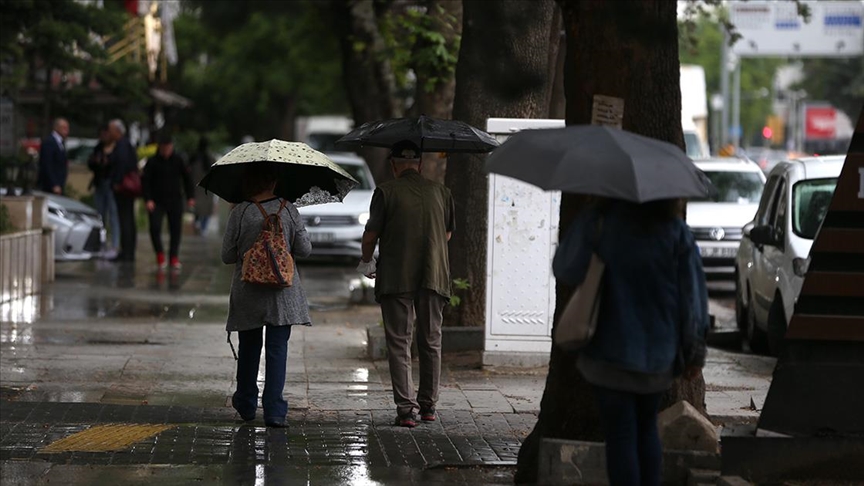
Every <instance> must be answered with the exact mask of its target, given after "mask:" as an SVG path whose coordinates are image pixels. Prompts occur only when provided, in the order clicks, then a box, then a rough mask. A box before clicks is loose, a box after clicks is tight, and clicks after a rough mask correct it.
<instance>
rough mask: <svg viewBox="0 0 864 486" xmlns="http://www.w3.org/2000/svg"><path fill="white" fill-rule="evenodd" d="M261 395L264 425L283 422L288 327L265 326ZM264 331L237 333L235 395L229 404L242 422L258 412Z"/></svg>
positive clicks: (286, 406) (289, 327) (289, 329)
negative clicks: (260, 363)
mask: <svg viewBox="0 0 864 486" xmlns="http://www.w3.org/2000/svg"><path fill="white" fill-rule="evenodd" d="M266 327H267V343H266V344H265V349H264V354H265V362H264V367H265V372H264V394H263V396H262V397H261V405H262V406H263V408H264V421H265V422H282V421H284V420H285V416H286V415H287V414H288V402H287V401H285V398H283V397H282V392H283V391H284V390H285V368H286V366H287V362H288V338H290V337H291V326H266ZM263 331H264V328H263V327H259V328H257V329H251V330H249V331H240V332H238V333H237V334H238V335H239V340H240V344H239V346H238V347H237V391H236V392H234V398H233V400H232V403H233V405H234V408H235V409H236V410H237V412H238V413H239V414H240V416H241V417H244V418H250V417H251V418H254V417H255V410H257V409H258V363H259V362H260V360H261V344H262V341H263Z"/></svg>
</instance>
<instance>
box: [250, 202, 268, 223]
mask: <svg viewBox="0 0 864 486" xmlns="http://www.w3.org/2000/svg"><path fill="white" fill-rule="evenodd" d="M252 202H253V203H255V205H256V206H258V210H259V211H261V215H262V216H264V219H267V216H269V214H267V210H266V209H264V206H262V205H261V203H259V202H258V201H252Z"/></svg>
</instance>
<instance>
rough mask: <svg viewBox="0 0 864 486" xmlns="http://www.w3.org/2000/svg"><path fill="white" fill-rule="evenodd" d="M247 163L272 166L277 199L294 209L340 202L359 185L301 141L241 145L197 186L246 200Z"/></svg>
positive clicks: (231, 199) (235, 200)
mask: <svg viewBox="0 0 864 486" xmlns="http://www.w3.org/2000/svg"><path fill="white" fill-rule="evenodd" d="M249 164H271V166H272V168H273V169H274V172H275V173H276V180H277V182H276V190H275V193H276V195H277V196H279V197H282V198H284V199H287V200H288V201H290V202H292V203H293V204H294V205H295V206H309V205H312V204H326V203H331V202H342V199H343V198H344V197H345V195H346V194H348V192H349V191H351V189H353V188H354V187H356V186H357V184H358V182H357V181H356V180H354V178H353V177H351V175H349V174H348V173H347V172H345V170H344V169H342V168H341V167H339V165H338V164H336V163H335V162H333V161H332V160H330V158H328V157H327V156H326V155H324V154H322V153H321V152H318V151H317V150H314V149H312V148H311V147H309V146H308V145H306V144H305V143H302V142H285V141H283V140H276V139H273V140H270V141H267V142H252V143H244V144H243V145H240V146H238V147H236V148H234V149H233V150H231V151H230V152H228V153H227V154H225V155H224V156H223V157H222V158H221V159H219V160H218V161H216V163H215V164H213V166H212V167H211V168H210V171H209V172H208V173H207V175H205V176H204V178H203V179H201V182H199V183H198V185H199V186H200V187H202V188H204V189H206V190H207V191H210V192H212V193H214V194H216V195H217V196H219V197H221V198H222V199H224V200H226V201H228V202H231V203H240V202H243V201H244V200H245V197H244V195H243V174H244V173H245V172H246V167H248V165H249Z"/></svg>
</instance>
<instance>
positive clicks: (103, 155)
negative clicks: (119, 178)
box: [87, 125, 120, 256]
mask: <svg viewBox="0 0 864 486" xmlns="http://www.w3.org/2000/svg"><path fill="white" fill-rule="evenodd" d="M116 145H117V144H116V142H115V141H114V140H113V139H112V138H111V134H110V132H109V131H108V126H107V125H105V126H103V127H101V128H100V129H99V143H97V144H96V147H94V148H93V153H92V154H90V158H89V159H88V160H87V167H89V168H90V171H91V172H93V179H92V180H91V181H90V187H91V188H92V189H93V198H94V201H95V203H96V210H97V211H99V214H100V215H102V221H104V222H105V223H106V225H107V226H108V233H109V234H110V236H111V241H110V245H111V246H110V248H109V250H110V252H114V253H115V254H114V256H116V252H117V251H118V250H119V249H120V218H119V216H118V215H117V202H116V201H115V200H114V189H113V188H112V187H111V176H112V171H113V167H112V165H111V153H112V152H113V151H114V147H116Z"/></svg>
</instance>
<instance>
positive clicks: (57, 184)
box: [37, 118, 69, 194]
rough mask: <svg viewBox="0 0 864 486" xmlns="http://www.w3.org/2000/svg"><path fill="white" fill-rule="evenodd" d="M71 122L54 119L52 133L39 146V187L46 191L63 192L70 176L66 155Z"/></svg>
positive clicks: (63, 119)
mask: <svg viewBox="0 0 864 486" xmlns="http://www.w3.org/2000/svg"><path fill="white" fill-rule="evenodd" d="M68 136H69V122H68V121H67V120H66V119H65V118H57V119H56V120H54V125H53V129H52V131H51V134H50V135H48V136H47V137H45V138H44V139H42V144H41V145H40V146H39V177H38V183H37V185H38V186H39V189H41V190H42V191H44V192H52V193H54V194H63V191H64V190H65V188H66V178H67V177H68V176H69V159H68V158H67V156H66V138H67V137H68Z"/></svg>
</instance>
